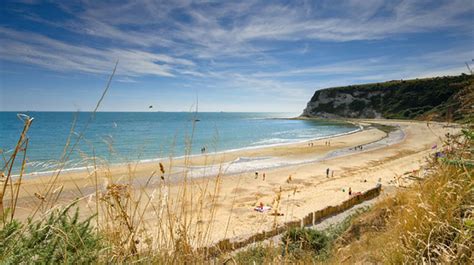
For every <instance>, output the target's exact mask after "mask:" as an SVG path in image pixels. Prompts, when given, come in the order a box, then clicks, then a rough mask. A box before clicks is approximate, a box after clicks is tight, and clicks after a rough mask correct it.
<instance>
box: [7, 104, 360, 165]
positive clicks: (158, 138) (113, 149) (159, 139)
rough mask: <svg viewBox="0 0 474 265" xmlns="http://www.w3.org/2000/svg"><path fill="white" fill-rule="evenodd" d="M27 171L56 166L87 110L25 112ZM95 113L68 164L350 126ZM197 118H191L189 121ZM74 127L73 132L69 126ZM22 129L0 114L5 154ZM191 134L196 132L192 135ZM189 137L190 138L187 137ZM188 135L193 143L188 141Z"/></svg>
mask: <svg viewBox="0 0 474 265" xmlns="http://www.w3.org/2000/svg"><path fill="white" fill-rule="evenodd" d="M27 114H28V115H29V116H31V117H33V118H34V121H33V124H32V127H31V129H30V131H29V133H28V136H29V139H30V140H29V141H30V142H29V147H28V153H27V157H28V164H27V166H28V168H27V170H28V172H29V173H31V172H42V171H49V170H54V169H56V167H57V165H58V162H59V160H60V158H61V155H62V154H63V151H64V146H65V144H66V142H67V139H68V136H70V135H71V142H72V143H74V142H75V141H76V140H77V139H78V135H79V134H80V133H81V132H82V131H83V130H84V128H85V125H86V124H87V121H88V120H89V118H90V117H91V113H87V112H80V113H74V112H29V113H27ZM194 115H195V114H194V113H186V112H146V113H145V112H141V113H139V112H99V113H96V114H95V117H94V118H93V119H92V120H91V122H90V123H89V125H88V127H87V130H86V131H85V134H84V138H83V139H81V140H80V141H79V142H78V144H77V146H76V148H75V150H73V151H72V152H71V156H70V157H69V159H68V160H67V162H66V168H77V167H84V166H87V165H91V164H92V162H91V158H92V157H93V156H94V154H95V156H96V157H97V158H98V159H101V160H104V161H107V162H109V163H122V162H129V161H137V160H150V159H159V158H165V157H169V156H173V157H179V156H183V155H185V154H186V150H187V147H189V146H191V147H192V148H190V149H189V150H188V151H189V154H200V153H201V148H203V147H205V148H206V152H220V151H226V150H235V149H243V148H256V147H259V146H267V145H274V144H285V143H292V142H299V141H304V140H309V139H315V138H322V137H327V136H330V135H336V134H343V133H348V132H351V131H354V130H356V129H358V128H357V127H356V126H354V125H351V124H340V123H339V124H335V123H328V122H322V121H305V120H288V119H274V118H285V117H286V118H288V117H294V116H296V114H291V113H222V112H221V113H219V112H213V113H198V114H197V116H196V118H194ZM195 119H197V120H199V121H196V122H194V130H193V120H195ZM74 120H76V123H75V124H76V125H75V127H74V130H73V132H72V134H71V126H72V124H73V121H74ZM22 128H23V124H22V122H21V121H20V120H19V119H18V117H17V113H16V112H0V136H1V137H0V148H2V149H3V154H4V156H5V157H8V156H9V155H10V154H11V149H12V148H13V147H14V145H15V144H16V142H17V141H18V137H19V135H20V133H21V130H22ZM193 132H194V133H193ZM191 136H192V137H191ZM191 138H192V143H190V139H191Z"/></svg>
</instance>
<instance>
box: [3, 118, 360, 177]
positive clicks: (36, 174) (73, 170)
mask: <svg viewBox="0 0 474 265" xmlns="http://www.w3.org/2000/svg"><path fill="white" fill-rule="evenodd" d="M272 119H284V120H289V119H290V120H291V119H293V118H272ZM339 123H346V124H347V123H349V124H352V125H354V126H356V127H358V128H356V129H354V130H352V131H349V132H345V133H338V134H333V135H328V136H321V137H315V138H310V139H304V140H299V139H295V141H294V142H285V143H275V144H264V145H256V146H246V147H241V148H234V149H227V150H222V151H216V152H209V153H205V154H203V153H201V154H190V155H180V156H170V157H160V158H148V159H142V160H135V161H129V162H112V163H110V164H109V163H108V162H107V164H108V165H109V166H110V167H122V166H127V165H130V164H136V163H138V164H147V163H159V162H167V161H170V160H181V159H186V158H191V159H192V158H196V157H202V156H216V155H222V154H231V153H237V152H242V151H247V150H259V149H265V148H272V147H284V146H290V145H295V144H303V143H308V142H312V141H319V140H325V139H331V138H336V137H340V136H344V135H351V134H354V133H358V132H361V131H363V130H364V127H363V126H362V125H360V124H359V123H356V122H351V121H347V122H346V121H344V120H341V121H339ZM98 159H99V160H100V157H98ZM93 168H94V166H81V167H72V168H63V169H54V170H47V171H35V172H29V173H26V174H24V175H23V178H25V179H30V178H33V177H45V176H48V175H54V174H57V173H58V172H59V171H60V172H61V173H78V172H86V171H88V170H92V169H93ZM18 176H19V175H18V174H15V175H12V177H13V178H16V177H18ZM203 177H204V176H203Z"/></svg>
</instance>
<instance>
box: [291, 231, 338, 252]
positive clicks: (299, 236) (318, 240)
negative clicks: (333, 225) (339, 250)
mask: <svg viewBox="0 0 474 265" xmlns="http://www.w3.org/2000/svg"><path fill="white" fill-rule="evenodd" d="M282 244H283V247H284V248H285V250H287V252H289V253H292V254H296V255H298V252H299V251H301V250H303V251H312V252H313V253H314V254H319V253H320V252H321V251H322V250H324V249H326V247H327V246H328V245H329V238H328V236H327V235H326V234H325V233H324V232H321V231H318V230H313V229H308V228H291V229H290V230H288V231H287V232H286V233H285V234H284V235H283V238H282Z"/></svg>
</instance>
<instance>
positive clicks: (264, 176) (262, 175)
mask: <svg viewBox="0 0 474 265" xmlns="http://www.w3.org/2000/svg"><path fill="white" fill-rule="evenodd" d="M262 176H263V180H264V181H265V172H263V175H262Z"/></svg>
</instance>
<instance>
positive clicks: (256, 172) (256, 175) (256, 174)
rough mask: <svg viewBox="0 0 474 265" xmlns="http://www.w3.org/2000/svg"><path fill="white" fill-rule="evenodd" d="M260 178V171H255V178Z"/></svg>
mask: <svg viewBox="0 0 474 265" xmlns="http://www.w3.org/2000/svg"><path fill="white" fill-rule="evenodd" d="M257 178H258V171H255V179H257Z"/></svg>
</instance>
